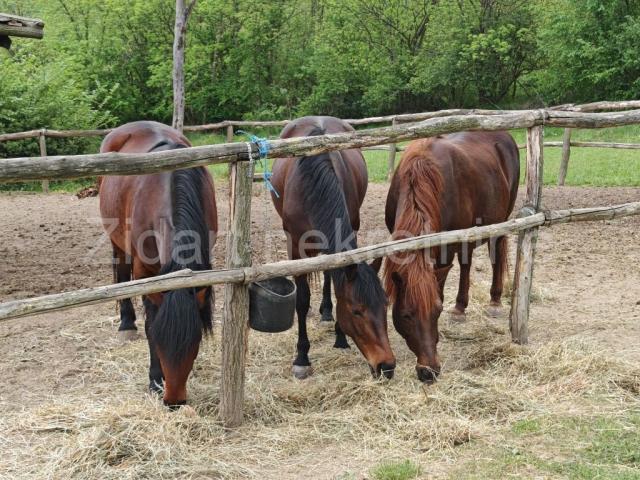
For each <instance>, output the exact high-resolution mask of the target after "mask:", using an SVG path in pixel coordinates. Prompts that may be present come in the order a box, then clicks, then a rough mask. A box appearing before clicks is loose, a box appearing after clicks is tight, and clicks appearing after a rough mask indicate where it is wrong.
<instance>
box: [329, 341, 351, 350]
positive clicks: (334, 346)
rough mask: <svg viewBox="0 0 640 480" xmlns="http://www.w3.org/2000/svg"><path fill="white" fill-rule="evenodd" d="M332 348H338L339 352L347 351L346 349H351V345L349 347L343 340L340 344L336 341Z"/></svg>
mask: <svg viewBox="0 0 640 480" xmlns="http://www.w3.org/2000/svg"><path fill="white" fill-rule="evenodd" d="M333 348H339V349H341V350H347V349H349V348H351V345H349V343H347V341H346V340H344V341H342V342H340V341H338V340H336V343H334V344H333Z"/></svg>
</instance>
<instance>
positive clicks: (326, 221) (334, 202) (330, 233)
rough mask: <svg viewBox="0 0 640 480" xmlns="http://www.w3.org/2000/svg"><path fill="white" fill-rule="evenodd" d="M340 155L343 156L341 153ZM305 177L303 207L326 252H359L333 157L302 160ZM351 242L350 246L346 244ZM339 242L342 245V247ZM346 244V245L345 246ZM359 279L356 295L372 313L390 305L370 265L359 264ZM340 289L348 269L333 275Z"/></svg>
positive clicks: (319, 129) (320, 130) (313, 132)
mask: <svg viewBox="0 0 640 480" xmlns="http://www.w3.org/2000/svg"><path fill="white" fill-rule="evenodd" d="M324 133H325V130H324V129H323V128H322V127H320V126H316V127H314V128H313V129H312V130H311V131H310V132H309V133H308V134H307V135H308V136H315V135H322V134H324ZM338 154H339V152H338ZM298 169H299V172H300V175H301V177H302V186H303V191H304V192H305V194H304V197H303V205H304V208H305V211H307V212H308V214H309V217H310V219H311V224H312V225H313V228H314V229H315V230H317V231H319V232H322V234H323V235H324V237H325V238H326V240H327V244H326V245H324V248H323V249H322V251H323V252H324V253H339V252H341V251H347V250H353V249H354V248H357V242H356V238H355V233H354V231H353V228H352V227H351V219H350V218H349V212H348V210H347V202H346V199H345V196H344V191H343V190H342V187H341V185H340V181H339V179H338V176H337V174H336V172H335V170H334V168H333V164H332V162H331V155H330V154H328V153H322V154H319V155H313V156H309V157H302V158H300V160H299V162H298ZM346 239H349V240H348V242H345V240H346ZM338 241H340V242H342V245H338ZM345 244H346V245H345ZM355 267H356V268H357V270H356V271H357V275H356V276H355V280H354V282H353V293H354V295H355V297H356V298H357V299H358V301H360V302H361V303H363V304H365V305H367V306H369V307H370V308H372V309H377V308H380V307H382V306H384V305H385V304H386V301H387V299H386V295H385V293H384V290H383V288H382V285H381V284H380V280H379V279H378V276H377V275H376V272H375V271H374V270H373V268H371V266H369V265H368V264H367V263H358V264H356V265H355ZM331 276H332V278H333V281H334V283H335V285H336V288H341V287H342V286H343V285H344V282H345V279H346V269H345V268H338V269H335V270H332V271H331Z"/></svg>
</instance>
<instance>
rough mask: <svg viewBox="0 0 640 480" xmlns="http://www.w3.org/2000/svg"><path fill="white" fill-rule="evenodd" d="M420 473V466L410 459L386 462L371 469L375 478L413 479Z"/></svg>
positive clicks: (387, 479) (391, 479)
mask: <svg viewBox="0 0 640 480" xmlns="http://www.w3.org/2000/svg"><path fill="white" fill-rule="evenodd" d="M418 475H420V466H419V465H416V464H415V463H413V462H412V461H410V460H404V461H402V462H386V463H383V464H381V465H378V466H377V467H375V468H373V469H372V470H371V476H372V477H373V478H374V479H375V480H411V479H413V478H418Z"/></svg>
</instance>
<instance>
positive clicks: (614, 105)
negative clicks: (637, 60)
mask: <svg viewBox="0 0 640 480" xmlns="http://www.w3.org/2000/svg"><path fill="white" fill-rule="evenodd" d="M637 108H640V100H631V101H622V102H594V103H588V104H583V105H574V104H565V105H558V106H555V107H551V108H550V109H549V110H554V111H568V112H581V113H593V112H597V111H601V110H607V111H623V110H630V109H637ZM525 111H526V110H482V109H450V110H440V111H437V112H423V113H409V114H399V115H386V116H379V117H368V118H359V119H346V120H345V121H346V122H348V123H349V124H351V125H354V126H358V125H372V124H380V123H390V124H391V126H396V125H398V124H399V123H411V122H420V121H424V120H429V119H432V118H441V117H448V116H458V115H504V114H508V113H522V112H525ZM288 122H289V120H267V121H264V120H256V121H250V120H224V121H221V122H217V123H209V124H204V125H191V126H185V127H184V131H186V132H206V131H216V130H220V131H221V132H225V134H226V140H227V143H232V142H233V139H234V127H245V128H252V127H253V128H256V127H258V128H259V127H282V126H284V125H286V124H287V123H288ZM111 130H112V129H110V128H107V129H98V130H49V129H46V128H43V129H39V130H29V131H25V132H16V133H4V134H0V142H7V141H16V140H26V139H30V138H37V139H38V143H39V146H40V156H41V157H46V156H47V153H46V152H47V146H46V138H47V137H49V138H77V137H100V136H105V135H107V134H108V133H109V132H111ZM544 146H545V147H562V160H561V164H560V170H559V173H558V185H564V182H565V178H566V175H567V169H568V165H569V156H570V148H571V147H595V148H623V149H640V144H629V143H606V142H571V129H570V128H567V129H565V133H564V138H563V141H562V142H546V143H545V144H544ZM519 147H520V148H525V145H520V146H519ZM363 149H364V150H382V151H388V152H389V155H388V161H387V177H388V178H391V175H393V171H394V169H395V160H396V153H397V152H401V151H403V150H404V147H401V146H398V145H397V144H396V143H390V144H389V145H388V146H384V145H377V146H372V147H364V148H363ZM48 189H49V185H48V181H46V180H43V182H42V190H43V191H44V192H45V193H46V192H48Z"/></svg>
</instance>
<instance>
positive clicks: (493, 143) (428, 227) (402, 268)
mask: <svg viewBox="0 0 640 480" xmlns="http://www.w3.org/2000/svg"><path fill="white" fill-rule="evenodd" d="M519 175H520V163H519V154H518V147H517V145H516V143H515V141H514V140H513V138H512V137H511V135H509V134H508V133H506V132H495V133H489V132H463V133H457V134H453V135H446V136H439V137H435V138H427V139H422V140H415V141H413V142H411V143H410V144H409V146H408V147H407V149H406V150H405V152H404V154H403V155H402V160H401V162H400V165H399V166H398V169H397V171H396V173H395V175H394V176H393V180H392V182H391V187H390V189H389V195H388V197H387V205H386V209H385V221H386V224H387V228H389V231H390V232H392V233H393V236H394V238H405V237H412V236H416V235H422V234H425V233H430V232H440V231H445V230H456V229H462V228H470V227H474V226H478V225H488V224H492V223H498V222H503V221H505V220H506V219H507V218H508V217H509V214H510V213H511V211H512V210H513V205H514V203H515V200H516V195H517V193H518V181H519ZM480 243H485V242H480ZM480 243H474V244H466V243H465V244H454V245H447V246H443V247H442V248H432V249H430V251H428V250H425V251H422V252H407V253H405V254H400V255H396V256H394V257H389V258H387V259H385V288H386V290H387V293H388V294H389V296H390V298H391V299H392V300H393V302H394V306H393V323H394V325H395V327H396V330H397V331H398V332H399V333H400V334H401V335H402V336H403V337H404V339H405V341H406V342H407V345H408V346H409V348H410V349H411V351H412V352H413V353H415V355H416V357H417V366H416V370H417V373H418V378H419V379H420V380H422V381H423V382H427V383H431V382H433V381H434V380H435V378H436V376H437V375H438V374H439V373H440V360H439V359H438V354H437V348H436V345H437V343H438V317H439V316H440V313H441V312H442V301H443V290H444V284H445V281H446V279H447V274H448V273H449V270H450V269H451V266H452V263H453V259H454V255H456V254H457V257H458V263H459V265H460V285H459V287H458V296H457V298H456V306H455V308H454V309H453V311H452V313H453V314H457V315H464V312H465V309H466V307H467V304H468V303H469V272H470V270H471V257H472V253H473V249H474V247H476V246H478V245H479V244H480ZM489 252H490V256H491V261H492V264H493V282H492V284H491V306H490V309H491V310H492V311H493V313H494V314H495V313H496V311H497V310H498V309H499V308H500V306H501V300H500V297H501V296H502V284H503V277H504V274H505V270H506V261H507V238H506V237H499V238H495V239H492V240H491V241H490V242H489Z"/></svg>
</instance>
